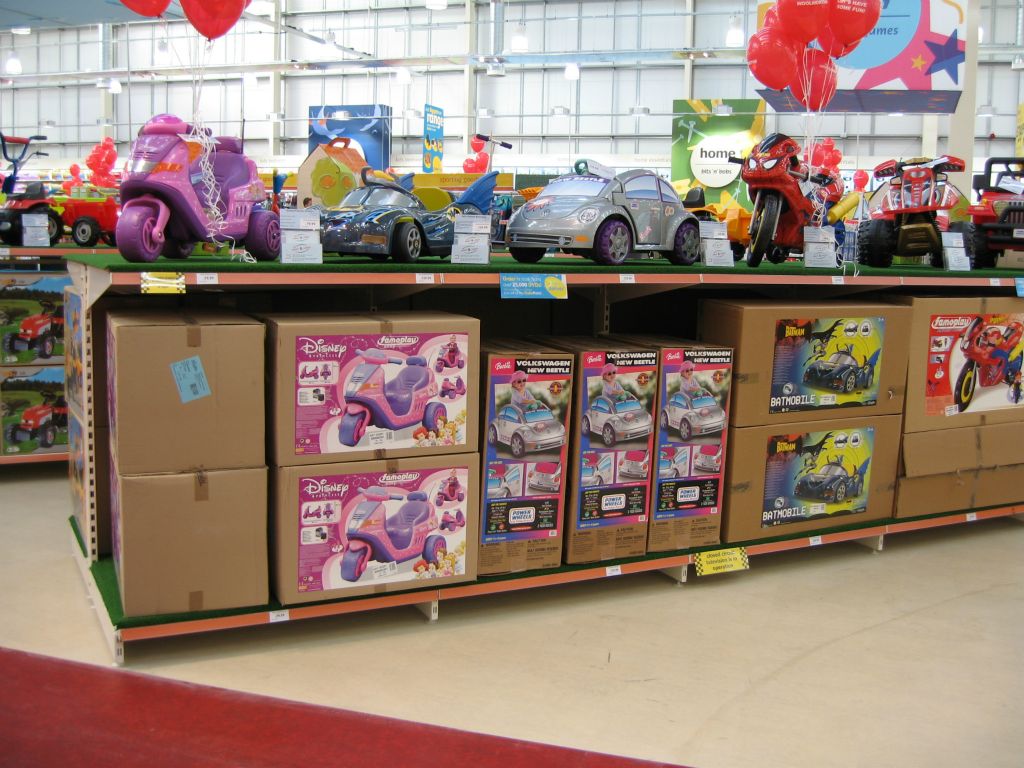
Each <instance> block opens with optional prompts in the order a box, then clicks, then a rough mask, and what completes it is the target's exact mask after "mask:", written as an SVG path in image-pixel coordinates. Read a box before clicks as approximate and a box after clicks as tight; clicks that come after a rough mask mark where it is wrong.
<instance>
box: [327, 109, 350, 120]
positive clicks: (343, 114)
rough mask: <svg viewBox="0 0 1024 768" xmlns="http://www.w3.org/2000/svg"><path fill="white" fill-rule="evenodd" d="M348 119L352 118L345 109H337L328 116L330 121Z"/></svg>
mask: <svg viewBox="0 0 1024 768" xmlns="http://www.w3.org/2000/svg"><path fill="white" fill-rule="evenodd" d="M350 117H352V113H351V112H349V111H348V110H347V109H338V110H335V111H334V112H331V114H330V115H328V118H329V119H330V120H348V119H349V118H350Z"/></svg>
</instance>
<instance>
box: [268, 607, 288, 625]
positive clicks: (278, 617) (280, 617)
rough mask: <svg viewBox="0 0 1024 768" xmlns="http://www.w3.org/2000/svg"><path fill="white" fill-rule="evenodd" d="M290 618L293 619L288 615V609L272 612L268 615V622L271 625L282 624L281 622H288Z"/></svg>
mask: <svg viewBox="0 0 1024 768" xmlns="http://www.w3.org/2000/svg"><path fill="white" fill-rule="evenodd" d="M289 618H291V617H290V616H289V615H288V609H287V608H285V609H283V610H280V611H271V612H270V613H269V614H268V615H267V621H268V623H270V624H277V623H278V622H281V621H288V619H289Z"/></svg>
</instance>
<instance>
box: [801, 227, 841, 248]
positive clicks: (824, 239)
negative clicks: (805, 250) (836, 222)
mask: <svg viewBox="0 0 1024 768" xmlns="http://www.w3.org/2000/svg"><path fill="white" fill-rule="evenodd" d="M835 242H836V231H835V230H834V229H832V227H804V243H805V244H806V243H826V244H828V245H835Z"/></svg>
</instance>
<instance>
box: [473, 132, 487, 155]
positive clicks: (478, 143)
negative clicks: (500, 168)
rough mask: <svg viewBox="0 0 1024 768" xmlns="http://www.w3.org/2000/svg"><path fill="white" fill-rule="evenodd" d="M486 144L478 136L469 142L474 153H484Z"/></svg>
mask: <svg viewBox="0 0 1024 768" xmlns="http://www.w3.org/2000/svg"><path fill="white" fill-rule="evenodd" d="M486 143H487V142H485V141H484V140H483V139H481V138H479V137H477V136H476V135H474V136H473V138H471V139H470V140H469V146H470V149H472V150H473V151H474V152H480V151H482V150H483V148H484V146H485V145H486Z"/></svg>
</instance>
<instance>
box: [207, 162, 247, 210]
mask: <svg viewBox="0 0 1024 768" xmlns="http://www.w3.org/2000/svg"><path fill="white" fill-rule="evenodd" d="M213 176H214V178H215V179H217V189H219V190H220V199H219V200H218V201H217V207H218V208H220V211H221V213H227V210H228V195H229V194H230V193H231V190H233V189H237V188H238V187H244V186H245V185H246V184H248V183H249V167H248V166H247V165H246V163H245V156H244V155H238V154H234V153H232V152H227V153H223V154H222V153H220V152H218V153H217V154H215V155H214V156H213Z"/></svg>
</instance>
